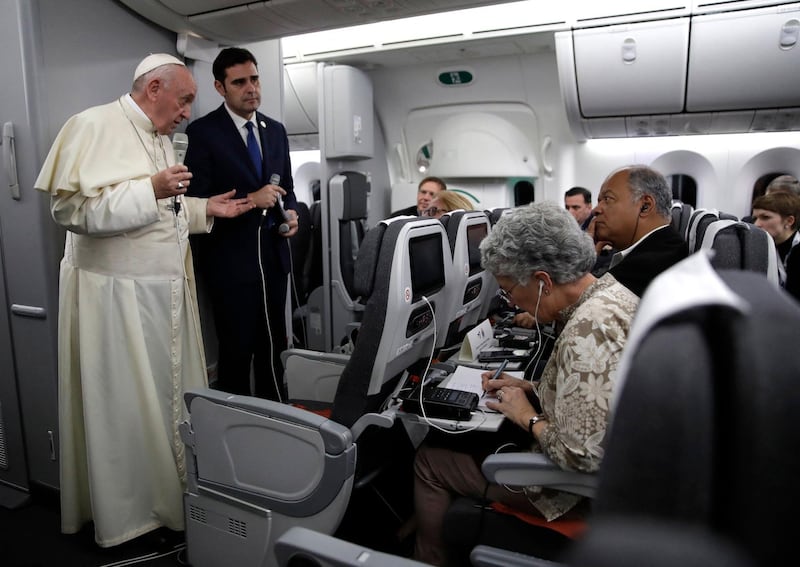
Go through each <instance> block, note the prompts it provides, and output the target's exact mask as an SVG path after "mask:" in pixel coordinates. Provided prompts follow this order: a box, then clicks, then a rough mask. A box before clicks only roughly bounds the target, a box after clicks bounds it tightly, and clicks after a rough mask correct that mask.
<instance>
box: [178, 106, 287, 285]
mask: <svg viewBox="0 0 800 567" xmlns="http://www.w3.org/2000/svg"><path fill="white" fill-rule="evenodd" d="M256 121H257V122H258V135H259V136H260V138H261V147H262V150H263V152H264V166H263V170H262V171H259V172H257V171H256V170H255V167H253V164H252V162H251V161H250V158H249V156H248V154H247V147H246V145H245V143H244V140H243V139H242V136H241V135H240V134H239V132H238V130H237V129H236V126H235V124H234V123H233V120H231V117H230V116H229V115H228V112H227V111H226V110H225V106H224V104H223V105H220V107H219V108H217V109H216V110H214V111H212V112H209V113H208V114H207V115H205V116H203V117H202V118H198V119H197V120H195V121H194V122H192V123H191V124H189V127H188V128H187V129H186V134H187V135H188V137H189V148H188V150H187V152H186V165H187V166H188V167H189V170H190V171H191V172H192V174H193V177H192V182H191V185H189V189H188V192H187V194H188V195H190V196H194V197H210V196H212V195H218V194H220V193H225V192H227V191H230V190H231V189H236V192H237V195H236V196H237V197H244V196H245V195H247V194H248V193H252V192H253V191H256V190H258V189H260V188H261V187H263V186H264V185H266V184H267V182H268V180H269V179H270V177H271V176H272V175H273V174H277V175H280V184H279V185H280V186H281V187H283V188H284V189H285V190H286V192H287V194H286V196H285V197H284V198H283V206H284V207H285V208H286V209H294V210H296V208H297V199H296V197H295V194H294V182H293V180H292V168H291V163H290V161H289V142H288V140H287V137H286V129H285V128H284V126H283V124H281V123H280V122H277V121H275V120H272V119H271V118H269V117H267V116H265V115H264V114H261V113H260V112H257V113H256ZM268 216H270V217H271V219H272V222H271V223H270V224H272V225H274V228H272V229H268V228H267V225H268V220H269V219H267V218H265V217H264V216H263V214H262V210H261V209H254V210H252V211H249V212H247V213H245V214H244V215H242V216H240V217H237V218H234V219H220V218H218V219H215V221H214V228H213V230H212V231H211V234H208V235H201V236H198V237H196V238H194V239H193V242H192V250H193V251H194V253H195V256H196V261H197V265H198V267H199V268H200V270H201V271H202V272H203V274H204V276H205V277H206V278H208V279H209V280H210V281H211V282H212V283H222V282H229V283H234V284H235V283H236V282H254V281H258V280H259V279H260V277H261V276H260V271H259V266H258V240H257V238H258V227H259V226H261V227H262V228H261V246H262V251H267V252H265V253H263V256H264V258H265V259H266V260H269V258H270V257H273V258H274V256H271V253H270V252H271V251H273V250H277V254H278V258H279V264H280V265H279V266H273V265H270V264H273V263H274V262H269V261H267V265H265V266H264V268H265V275H267V277H269V276H270V275H271V274H272V275H274V272H275V270H276V269H277V270H278V271H282V273H283V275H285V274H287V273H289V243H288V241H287V239H286V238H284V237H282V236H280V235H278V234H277V227H278V225H280V223H281V222H283V217H282V215H281V213H280V212H279V211H278V210H277V208H275V207H273V208H272V209H269V212H268ZM268 268H269V269H268Z"/></svg>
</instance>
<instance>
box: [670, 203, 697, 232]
mask: <svg viewBox="0 0 800 567" xmlns="http://www.w3.org/2000/svg"><path fill="white" fill-rule="evenodd" d="M693 212H694V207H692V206H691V205H689V204H687V203H682V202H681V201H673V202H672V222H671V224H672V228H674V229H675V231H676V232H677V233H678V234H680V235H682V236H684V238H685V237H686V228H687V227H688V226H689V219H691V217H692V213H693Z"/></svg>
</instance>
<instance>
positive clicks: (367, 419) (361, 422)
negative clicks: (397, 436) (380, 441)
mask: <svg viewBox="0 0 800 567" xmlns="http://www.w3.org/2000/svg"><path fill="white" fill-rule="evenodd" d="M396 415H397V412H396V410H394V409H389V410H386V411H384V412H383V413H365V414H364V415H362V416H361V417H359V418H358V420H356V422H355V423H354V424H353V426H352V427H351V428H350V431H351V433H352V434H353V441H357V440H358V438H359V437H361V434H362V433H363V432H364V430H365V429H366V428H367V427H369V426H371V425H374V426H375V427H383V428H384V429H389V428H391V427H392V425H394V420H395V417H396Z"/></svg>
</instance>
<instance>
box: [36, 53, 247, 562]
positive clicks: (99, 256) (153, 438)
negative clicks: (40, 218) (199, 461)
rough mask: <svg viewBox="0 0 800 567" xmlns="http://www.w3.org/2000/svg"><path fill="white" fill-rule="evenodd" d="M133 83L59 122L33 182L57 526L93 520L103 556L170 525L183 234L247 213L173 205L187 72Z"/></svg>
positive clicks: (184, 341)
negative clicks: (54, 247)
mask: <svg viewBox="0 0 800 567" xmlns="http://www.w3.org/2000/svg"><path fill="white" fill-rule="evenodd" d="M133 79H134V81H133V87H132V89H131V92H130V93H129V94H125V95H123V96H121V97H120V98H119V99H117V100H116V101H114V102H111V103H108V104H105V105H102V106H97V107H94V108H90V109H88V110H85V111H83V112H81V113H79V114H77V115H75V116H73V117H71V118H70V119H69V120H68V121H67V122H66V124H65V125H64V126H63V128H62V129H61V132H60V133H59V134H58V136H57V137H56V139H55V141H54V142H53V146H52V148H51V149H50V153H49V155H48V156H47V159H46V160H45V163H44V166H43V167H42V171H41V172H40V174H39V177H38V179H37V180H36V183H35V187H36V188H37V189H39V190H41V191H45V192H47V193H48V194H49V195H50V210H51V213H52V216H53V219H54V220H55V221H56V223H58V224H59V225H61V226H63V227H64V228H66V229H67V238H66V246H65V250H64V258H63V260H62V261H61V276H60V297H59V321H58V335H59V336H58V360H59V363H58V368H59V385H58V390H59V433H60V436H59V437H60V467H61V470H60V472H61V529H62V531H63V532H64V533H75V532H78V531H79V530H80V529H81V527H82V526H83V525H84V524H86V523H88V522H89V521H94V530H95V540H96V541H97V543H98V544H99V545H100V546H102V547H108V546H113V545H118V544H120V543H123V542H125V541H128V540H130V539H133V538H135V537H137V536H139V535H142V534H144V533H147V532H150V531H152V530H155V529H157V528H160V527H162V526H164V527H167V528H171V529H173V530H182V529H183V483H184V481H185V478H186V470H185V463H184V446H183V443H182V442H181V439H180V437H179V435H178V424H179V423H180V422H181V421H182V420H183V419H184V415H185V407H184V403H183V392H184V391H185V390H186V389H187V388H192V387H201V386H205V385H206V383H207V378H206V366H205V357H204V351H203V343H202V337H201V334H200V324H199V320H198V309H197V303H196V292H195V285H194V274H193V272H192V258H191V253H190V251H189V245H188V235H189V233H190V232H192V233H195V232H206V231H208V230H210V229H211V227H212V224H213V223H212V219H213V217H215V216H220V217H233V216H237V215H239V214H241V213H243V212H245V211H247V210H250V209H251V208H252V207H253V206H254V205H252V203H250V202H249V201H248V200H247V199H240V200H233V199H231V197H232V196H233V192H230V193H228V194H225V195H218V196H216V197H212V198H210V199H190V198H185V197H183V194H184V193H185V192H186V187H187V186H188V185H189V183H191V177H192V175H191V173H189V171H188V169H187V168H186V166H184V165H182V164H176V160H175V156H174V153H173V148H172V144H171V142H170V139H169V138H168V137H167V136H168V134H171V133H172V132H173V131H174V130H175V128H176V127H177V126H178V125H179V124H180V123H181V122H182V121H183V120H188V118H189V115H190V112H191V104H192V101H193V100H194V97H195V93H196V91H197V88H196V86H195V82H194V79H193V78H192V75H191V73H190V72H189V70H188V69H187V68H186V66H185V65H184V64H183V63H182V62H181V61H180V60H178V59H176V58H175V57H173V56H171V55H167V54H163V53H160V54H154V55H150V56H148V57H146V58H145V59H144V60H142V62H141V63H140V64H139V66H138V67H137V68H136V71H135V72H134V77H133ZM181 205H182V206H181Z"/></svg>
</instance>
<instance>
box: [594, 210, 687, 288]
mask: <svg viewBox="0 0 800 567" xmlns="http://www.w3.org/2000/svg"><path fill="white" fill-rule="evenodd" d="M688 255H689V248H688V246H687V245H686V241H685V240H684V239H683V238H681V236H680V235H679V234H678V233H677V232H676V231H675V229H674V228H672V227H671V226H667V227H666V228H662V229H659V230H657V231H655V232H654V233H653V234H651V235H650V236H648V237H647V238H645V239H644V240H642V241H640V242H639V244H638V245H637V246H636V248H634V249H633V250H631V252H630V254H628V255H627V256H626V257H625V259H624V260H622V261H621V262H620V263H619V264H617V265H616V266H614V267H613V268H611V269H610V270H609V272H610V273H611V275H613V276H614V277H615V278H617V280H618V281H619V282H620V283H621V284H622V285H624V286H625V287H627V288H628V289H629V290H631V291H632V292H633V293H635V294H636V295H638V296H639V297H641V296H642V294H643V293H644V290H645V289H646V288H647V286H648V285H650V282H651V281H653V278H655V277H656V276H657V275H658V274H660V273H661V272H663V271H664V270H666V269H667V268H669V267H670V266H672V265H674V264H677V263H678V262H680V261H681V260H683V259H684V258H686V257H687V256H688Z"/></svg>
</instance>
